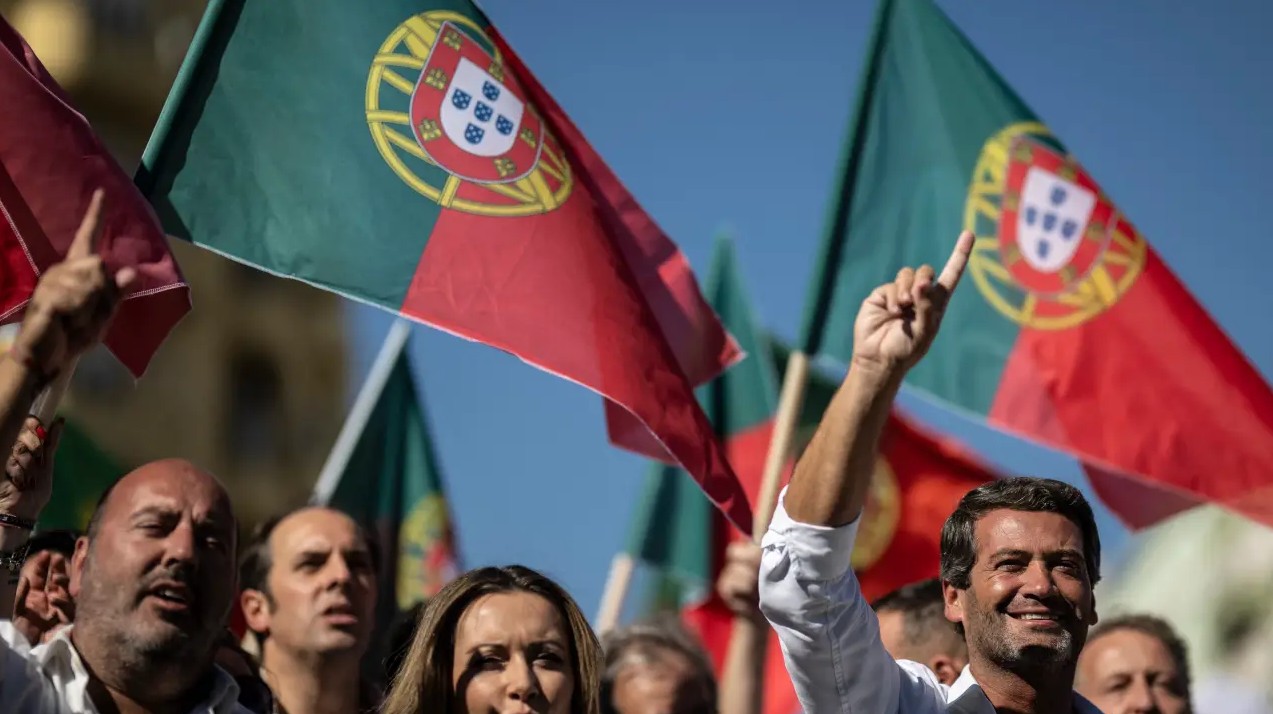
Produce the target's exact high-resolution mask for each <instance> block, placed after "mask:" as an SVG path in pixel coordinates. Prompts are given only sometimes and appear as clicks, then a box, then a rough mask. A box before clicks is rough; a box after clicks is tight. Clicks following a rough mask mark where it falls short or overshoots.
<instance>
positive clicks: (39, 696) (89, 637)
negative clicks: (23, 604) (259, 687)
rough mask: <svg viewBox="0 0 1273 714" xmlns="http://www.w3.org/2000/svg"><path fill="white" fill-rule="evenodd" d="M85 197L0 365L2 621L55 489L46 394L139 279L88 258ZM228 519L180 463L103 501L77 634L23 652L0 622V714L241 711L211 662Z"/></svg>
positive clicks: (96, 209) (220, 623) (129, 482)
mask: <svg viewBox="0 0 1273 714" xmlns="http://www.w3.org/2000/svg"><path fill="white" fill-rule="evenodd" d="M102 202H103V194H102V192H101V191H97V192H95V193H94V195H93V198H92V201H91V202H90V205H89V208H88V211H87V213H86V214H85V217H84V221H83V222H82V223H81V225H80V229H79V231H78V232H77V233H76V235H75V238H74V240H73V241H72V243H71V246H70V248H69V249H68V251H67V254H66V259H65V260H63V261H62V262H60V263H58V264H56V265H52V266H50V267H49V269H48V270H46V271H44V273H43V275H41V276H40V281H39V283H38V284H37V285H36V287H35V291H34V292H33V294H32V296H31V299H30V301H29V302H28V303H27V305H26V308H25V315H24V317H23V321H22V327H21V329H20V330H19V331H18V334H17V336H16V337H15V338H14V342H13V345H12V346H11V348H10V350H9V352H7V353H6V354H5V355H4V356H3V359H0V444H4V445H8V444H15V442H16V445H15V447H14V449H13V451H12V452H11V454H10V456H9V458H8V459H7V460H6V462H5V468H4V474H3V478H0V569H2V570H4V571H7V575H8V577H5V578H4V579H3V580H0V612H4V613H10V612H12V611H13V603H14V590H15V587H16V585H17V582H18V573H19V572H20V571H21V568H22V565H23V563H24V561H25V559H26V545H27V539H28V538H29V536H30V533H31V531H32V530H33V529H34V527H35V522H36V521H37V520H38V519H39V515H40V511H41V510H42V509H43V508H44V506H45V505H47V503H48V501H49V498H50V495H51V493H52V488H53V481H52V472H53V468H52V454H51V453H50V451H51V450H50V448H49V443H48V442H49V440H50V439H51V438H52V436H53V435H52V434H46V433H45V432H44V427H45V426H48V425H42V424H40V423H39V422H38V420H34V419H30V418H28V417H27V414H28V412H29V411H30V409H31V406H32V403H33V401H34V400H35V398H36V396H37V395H38V394H40V393H41V391H42V390H43V389H44V388H45V387H47V386H48V385H49V384H51V383H52V382H53V381H54V380H56V379H57V377H58V376H59V375H61V374H63V373H64V371H65V370H67V369H70V368H71V365H73V364H74V363H75V361H76V360H77V359H78V358H79V356H80V355H82V354H83V353H84V352H86V351H88V350H89V349H91V348H92V347H93V346H94V345H96V344H97V343H98V342H100V341H101V339H102V336H103V335H105V333H106V330H107V328H108V327H109V326H110V322H111V318H112V317H113V315H114V313H115V311H116V309H117V307H118V305H119V301H120V300H121V299H122V298H123V297H124V295H125V294H126V293H127V292H128V291H129V290H130V289H131V286H132V285H133V284H134V283H135V280H136V271H135V270H134V269H133V268H129V267H125V268H120V269H118V270H117V269H114V268H112V267H109V266H107V265H106V262H105V261H104V260H102V258H101V256H99V255H97V253H96V244H97V241H98V238H99V236H100V233H101V231H100V227H101V216H102V213H103V207H102ZM236 530H237V529H236V525H235V521H234V514H233V512H232V511H231V509H230V499H229V498H228V497H227V496H226V493H225V490H224V489H223V488H222V487H221V485H220V484H219V483H217V481H216V479H215V478H213V477H212V476H211V475H209V474H207V473H206V472H203V471H201V470H199V469H198V468H197V467H195V466H194V465H193V464H190V463H188V462H185V461H176V460H173V461H160V462H156V463H153V464H148V465H146V466H143V467H142V468H140V469H138V470H137V471H134V472H133V473H131V474H129V475H127V476H125V477H124V478H123V479H121V480H120V481H119V482H118V483H116V484H115V486H114V487H112V488H111V489H110V490H108V491H107V493H106V494H104V495H103V497H102V499H101V501H100V503H99V504H98V507H97V510H96V512H95V513H94V514H93V518H92V524H91V525H90V527H89V530H88V533H87V534H86V535H85V536H84V537H83V538H81V539H79V540H78V541H77V542H76V546H75V553H74V555H73V556H72V558H71V573H70V588H71V595H72V596H73V597H75V598H76V600H77V602H76V606H77V608H76V613H75V624H74V625H71V626H69V627H65V628H63V629H61V630H59V631H58V633H57V634H56V635H55V636H54V637H53V638H52V639H51V640H49V641H48V642H47V643H44V644H41V645H39V646H36V647H34V648H32V646H31V643H30V642H28V641H27V640H26V637H25V636H23V635H22V634H21V633H20V632H19V631H18V630H17V629H16V628H15V627H14V626H13V623H12V622H11V621H9V620H7V619H6V620H4V621H0V712H4V713H5V714H37V713H38V714H49V713H54V714H79V713H81V712H93V713H96V712H114V711H119V712H142V713H149V712H155V713H158V712H164V713H167V712H202V713H208V712H210V713H211V714H246V710H245V709H243V708H242V707H240V706H239V704H238V702H237V701H236V699H237V696H238V686H237V685H236V684H235V683H234V680H233V679H232V678H231V677H230V676H229V675H228V674H226V673H225V672H224V671H222V670H220V669H219V668H217V667H215V666H214V665H213V664H212V656H213V649H214V646H215V644H216V639H217V635H218V633H219V632H220V630H221V628H222V627H224V624H225V620H226V616H227V615H228V614H229V611H230V604H231V602H232V598H233V597H234V591H235V571H234V550H235V538H236Z"/></svg>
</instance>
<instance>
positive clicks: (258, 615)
mask: <svg viewBox="0 0 1273 714" xmlns="http://www.w3.org/2000/svg"><path fill="white" fill-rule="evenodd" d="M239 606H240V607H242V608H243V621H244V622H246V623H247V626H248V629H249V630H251V631H253V632H255V633H257V634H258V635H267V634H269V632H270V600H269V598H268V597H266V595H265V593H263V592H261V591H260V590H252V589H248V590H244V591H243V592H241V593H239Z"/></svg>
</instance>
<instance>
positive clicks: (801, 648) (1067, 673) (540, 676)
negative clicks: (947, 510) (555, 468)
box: [0, 194, 1192, 714]
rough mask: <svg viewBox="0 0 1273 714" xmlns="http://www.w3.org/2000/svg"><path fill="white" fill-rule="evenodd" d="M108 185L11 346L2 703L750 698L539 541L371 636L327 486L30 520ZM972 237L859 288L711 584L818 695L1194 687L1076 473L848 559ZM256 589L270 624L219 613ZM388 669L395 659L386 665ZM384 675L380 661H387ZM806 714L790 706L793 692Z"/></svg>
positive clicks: (117, 286) (1065, 705)
mask: <svg viewBox="0 0 1273 714" xmlns="http://www.w3.org/2000/svg"><path fill="white" fill-rule="evenodd" d="M101 210H102V207H101V198H100V194H99V195H98V196H95V197H94V200H93V203H92V206H91V207H90V209H89V211H88V214H87V216H86V217H85V220H84V224H83V226H82V227H81V229H80V232H79V234H78V235H77V236H76V238H75V242H74V244H73V245H72V247H71V249H70V251H69V252H68V255H67V257H66V259H65V260H64V261H63V262H61V263H59V264H57V265H55V266H53V267H52V268H50V269H49V270H48V271H46V272H45V273H44V275H43V276H42V277H41V279H40V282H39V284H38V286H37V287H36V289H35V292H34V295H33V296H32V298H31V300H30V303H29V304H28V306H27V308H26V312H25V316H24V319H23V324H22V326H21V330H20V332H19V333H18V335H17V337H16V339H15V341H14V343H13V347H12V349H11V350H10V352H9V353H8V354H7V356H6V357H5V359H3V361H0V440H3V441H0V443H10V444H13V448H12V452H11V454H10V457H9V459H8V460H7V462H6V464H5V474H4V479H3V481H0V566H2V567H4V568H5V569H6V570H7V571H8V573H7V574H8V576H9V577H6V578H5V580H4V582H3V583H0V608H8V609H9V612H11V613H12V616H11V618H10V619H8V620H4V621H0V642H2V645H0V711H2V712H5V713H6V714H28V713H30V714H34V713H37V712H39V713H44V712H57V713H81V712H121V713H129V712H153V713H156V714H158V713H168V712H176V713H184V712H201V713H209V714H239V713H241V712H257V713H260V714H265V713H267V712H286V713H287V714H321V713H327V712H330V713H332V714H336V713H340V714H348V713H350V712H369V711H380V712H385V713H386V714H424V713H426V712H440V713H445V714H495V713H499V714H511V713H518V714H531V713H535V714H600V713H601V712H607V713H613V714H714V713H715V712H719V713H720V714H744V713H746V714H755V713H756V712H758V711H759V706H760V704H759V702H760V699H761V697H760V696H759V695H758V687H759V682H758V677H757V672H759V671H760V670H761V669H762V666H761V665H759V664H758V662H757V659H758V658H763V657H764V647H754V648H751V650H750V653H749V657H750V658H751V661H750V662H748V663H745V664H744V665H743V666H740V667H737V668H734V669H728V668H727V671H726V672H725V674H724V675H723V676H722V677H721V678H720V680H719V681H718V679H717V677H716V675H715V674H714V672H713V667H712V664H711V661H710V660H709V658H708V657H707V655H706V653H705V652H704V651H703V649H702V647H701V646H700V645H699V644H698V643H697V642H696V641H695V640H694V638H693V637H692V636H691V635H690V634H689V633H688V632H687V631H686V630H685V629H684V628H683V627H682V626H681V625H680V624H679V623H678V622H676V621H674V620H671V621H669V620H661V621H654V622H648V623H640V624H637V625H633V626H630V627H627V628H623V629H620V630H616V631H613V632H608V633H604V637H602V638H598V636H597V634H596V633H594V631H593V629H592V627H591V626H590V624H589V622H588V620H587V618H586V617H585V616H584V614H583V613H582V611H581V610H580V608H579V607H578V605H577V604H576V603H575V601H574V600H573V599H572V598H571V596H570V595H569V594H568V593H567V592H566V591H565V590H564V589H563V588H561V587H560V586H559V585H558V584H556V583H555V582H553V581H552V580H551V579H550V578H548V577H546V576H544V575H542V574H540V573H539V572H536V571H535V570H532V569H530V568H527V567H522V566H509V567H484V568H479V569H476V570H472V571H469V572H467V573H464V574H462V575H460V576H459V577H458V578H456V579H455V580H453V581H452V582H451V583H449V584H448V585H446V586H445V587H444V588H443V589H442V590H441V591H440V592H439V593H438V594H437V595H436V596H434V597H432V598H431V599H430V600H429V601H428V602H427V603H426V604H424V605H422V606H421V607H419V608H417V609H416V610H414V611H412V612H411V613H410V617H409V618H408V619H407V620H405V621H404V622H403V623H402V625H401V626H400V627H399V628H398V629H397V630H396V631H395V632H394V633H392V644H391V645H390V647H388V650H389V656H388V658H387V659H386V660H385V662H384V669H383V670H381V672H382V676H381V677H375V676H370V675H368V668H367V662H366V661H365V660H366V658H367V656H368V654H367V653H368V652H369V648H370V647H371V645H372V642H371V640H372V637H373V632H374V625H375V621H376V613H375V603H376V601H377V590H378V588H380V587H384V586H386V584H383V583H377V582H376V577H375V572H376V562H377V559H378V558H380V557H382V556H381V554H380V553H379V552H378V550H377V548H376V545H375V543H374V542H373V541H372V540H371V539H370V538H369V537H368V534H367V533H366V532H365V531H364V530H363V529H362V528H361V527H360V526H359V524H357V523H355V522H354V521H352V520H351V519H350V518H349V517H347V516H345V515H344V514H342V513H340V512H338V511H334V510H331V509H327V508H315V507H307V508H302V509H299V510H296V511H293V512H291V513H288V514H286V515H284V516H282V517H281V518H278V519H274V520H271V521H270V522H268V523H265V524H262V525H261V526H260V527H258V528H257V529H256V530H255V532H254V533H253V536H252V538H251V539H250V542H248V543H245V544H241V543H238V533H239V528H238V523H237V521H236V519H235V516H234V512H233V508H232V506H231V499H230V496H229V494H228V493H226V491H225V489H224V488H223V487H222V486H221V484H220V483H219V482H218V481H217V479H216V478H215V477H214V476H213V475H212V474H209V473H207V472H206V471H204V470H202V469H201V468H199V467H198V466H197V465H195V464H192V463H190V462H188V461H184V460H180V459H170V460H164V461H158V462H154V463H150V464H147V465H145V466H142V467H140V468H138V469H137V470H135V471H133V472H131V473H129V474H128V475H126V476H124V477H123V478H122V479H120V480H119V481H118V482H117V483H115V484H114V485H113V486H112V487H111V488H110V489H109V490H107V492H106V493H104V494H103V495H102V497H101V499H100V501H99V502H98V504H97V507H96V510H95V512H94V514H93V516H92V518H91V521H90V522H89V524H88V526H87V528H86V530H85V532H84V533H83V534H72V533H65V532H51V533H41V534H39V535H38V536H34V537H32V535H31V534H32V532H33V531H34V529H35V526H36V524H37V522H38V520H39V515H40V512H41V509H42V508H43V507H44V506H45V505H46V504H47V502H48V500H49V498H50V493H51V478H52V470H53V469H52V462H53V459H54V458H55V452H56V445H57V439H58V435H59V431H60V424H59V423H57V422H54V423H52V424H49V425H45V424H42V423H41V422H40V421H39V420H38V419H36V418H33V417H30V416H29V412H30V410H31V405H32V403H33V401H34V400H35V399H36V397H37V395H39V394H40V393H41V391H42V390H43V389H44V388H45V387H46V386H47V385H48V384H49V383H50V382H51V381H53V380H54V379H55V378H56V377H57V376H58V374H59V373H60V372H61V371H62V370H64V369H67V368H68V365H71V364H73V362H74V360H75V359H76V357H77V356H78V355H80V354H82V353H83V352H84V351H85V350H87V349H89V348H91V347H92V346H94V345H95V344H97V343H98V341H100V339H101V338H102V335H103V333H104V331H105V329H106V327H107V325H108V324H109V322H110V320H111V318H112V315H113V313H114V311H115V308H116V307H117V305H118V302H119V300H120V299H121V298H122V297H123V296H124V295H126V293H127V291H128V289H129V286H130V284H131V282H132V279H133V276H132V274H131V271H130V270H129V269H127V268H125V269H121V270H118V271H112V270H110V269H108V267H107V266H106V265H105V263H104V262H103V261H102V260H101V259H100V257H98V256H97V255H95V254H94V251H93V244H94V242H95V239H96V234H97V232H98V231H97V227H98V224H99V221H100V215H101ZM971 248H972V236H971V235H970V234H964V235H962V236H960V238H959V240H958V242H957V245H956V247H955V250H954V252H953V254H952V256H951V258H950V260H949V262H948V263H947V264H946V266H945V267H944V268H943V270H942V271H941V272H940V273H937V272H936V271H935V270H933V269H932V268H930V267H928V266H924V267H921V268H918V269H916V270H912V269H910V268H904V269H902V270H901V271H900V272H899V273H898V275H897V278H896V280H894V281H893V282H891V283H888V284H886V285H883V286H881V287H879V288H878V289H877V290H875V291H874V292H873V293H872V294H871V295H870V296H868V297H867V298H866V300H865V301H864V303H863V306H862V309H861V312H860V314H859V317H858V320H857V324H856V327H855V335H854V339H855V354H854V358H853V361H852V364H851V367H850V370H849V373H848V376H847V377H846V379H845V382H844V384H843V386H842V387H841V389H840V390H839V392H838V394H837V395H836V397H835V399H834V401H833V402H832V403H831V405H830V407H829V408H828V410H827V412H826V415H825V417H824V419H823V421H822V423H821V425H820V426H819V428H818V431H817V433H816V435H815V437H814V439H813V441H812V442H811V443H810V445H809V447H808V449H807V450H806V452H805V453H804V454H803V456H802V458H801V459H800V460H799V462H798V464H797V467H796V470H795V473H794V475H793V476H792V479H791V482H790V485H789V486H788V487H787V488H786V489H785V490H784V492H783V494H782V495H781V497H780V498H779V502H778V505H777V508H776V512H775V514H774V517H773V520H772V523H771V525H770V528H769V530H768V532H767V533H766V534H765V536H764V539H763V541H762V543H761V544H760V545H752V544H749V543H739V544H735V545H734V546H733V547H731V548H730V549H729V551H728V558H729V563H727V565H726V567H725V569H724V570H723V571H722V576H721V582H720V583H719V589H720V594H721V597H722V598H723V599H724V600H725V601H726V602H727V603H728V604H729V606H730V608H731V609H732V610H733V611H734V614H735V616H736V618H737V619H739V620H740V621H742V622H746V623H748V624H750V625H751V626H753V627H757V628H759V629H761V630H763V632H762V634H763V635H764V636H766V637H767V635H768V628H770V627H772V628H773V630H774V631H776V632H777V634H778V637H779V638H780V640H781V643H782V650H783V654H784V657H785V660H786V666H787V671H788V673H789V676H790V678H791V681H792V683H793V684H794V686H795V689H796V692H797V694H798V696H799V700H800V702H801V705H802V707H803V709H804V711H805V712H807V713H808V714H829V713H831V712H836V713H844V712H852V713H853V714H893V713H898V714H912V713H921V712H943V711H950V712H1020V713H1032V714H1052V713H1057V714H1060V713H1062V712H1064V713H1065V714H1070V713H1071V712H1095V711H1102V712H1105V713H1106V714H1122V713H1124V712H1162V713H1164V714H1180V713H1182V712H1191V711H1192V708H1191V704H1190V677H1189V667H1188V659H1187V656H1186V651H1185V645H1184V643H1183V642H1182V641H1181V640H1180V638H1179V637H1177V636H1176V635H1175V633H1174V632H1173V631H1172V629H1171V627H1170V626H1169V625H1168V624H1167V623H1165V622H1163V621H1162V620H1159V619H1156V618H1154V617H1150V616H1147V615H1134V616H1126V617H1121V618H1116V619H1109V620H1100V619H1099V618H1098V616H1097V612H1098V608H1097V604H1096V602H1095V601H1094V597H1093V586H1094V585H1095V584H1096V582H1097V581H1098V580H1099V579H1100V568H1101V552H1100V538H1099V535H1098V533H1097V529H1096V525H1095V522H1094V520H1093V516H1092V511H1091V508H1090V507H1089V505H1088V503H1087V502H1086V501H1085V500H1084V497H1083V496H1082V494H1081V493H1080V492H1079V491H1077V490H1076V489H1074V488H1072V487H1070V486H1068V485H1066V484H1063V483H1060V482H1057V481H1051V480H1045V479H1036V478H1011V479H1003V480H998V481H994V482H991V483H988V484H985V485H983V486H980V487H978V488H976V489H975V490H973V491H971V492H969V493H968V494H967V495H966V496H965V497H964V499H963V500H962V501H961V503H960V504H959V507H958V508H957V509H956V511H955V512H954V513H953V514H952V515H951V516H950V518H949V520H948V521H947V523H946V525H945V527H944V529H943V532H942V534H941V572H940V577H939V578H935V579H933V580H928V581H924V582H920V583H914V584H912V585H909V586H906V587H904V588H902V589H900V590H898V591H896V592H894V593H891V594H889V595H888V596H885V597H883V598H880V599H879V600H877V601H875V602H873V603H867V602H866V601H865V600H864V598H863V596H862V593H861V589H860V587H859V586H858V584H857V581H856V579H855V576H854V573H853V570H852V568H851V567H850V553H851V551H852V548H853V541H854V537H855V532H856V527H857V522H858V517H859V515H860V513H861V511H862V508H863V504H864V502H865V498H866V490H867V485H868V481H869V478H870V474H871V471H872V465H873V463H874V460H875V454H876V450H877V447H878V440H879V437H880V433H881V430H882V429H883V427H884V424H885V421H886V419H887V415H888V412H889V408H890V406H891V404H892V402H893V399H894V397H895V395H896V393H897V390H898V388H899V387H900V385H901V383H902V380H903V377H904V376H905V374H906V372H907V371H908V370H909V369H910V368H912V367H913V366H914V365H915V364H916V363H917V362H918V361H919V360H920V359H921V358H922V357H923V355H924V353H925V351H926V350H927V348H928V346H929V345H930V344H931V343H932V340H933V338H934V337H935V336H936V333H937V330H938V327H939V325H940V322H941V317H942V312H943V308H944V306H945V304H946V301H947V300H948V299H949V297H950V295H951V293H952V292H953V291H954V290H955V288H956V286H957V284H958V281H959V279H960V277H961V275H962V273H963V270H964V267H965V264H966V262H967V259H968V255H969V253H970V251H971ZM236 603H237V606H238V607H240V608H241V610H242V613H243V616H244V619H245V621H246V625H247V629H248V631H249V632H250V642H247V643H246V644H248V645H250V646H248V647H244V646H243V644H244V643H241V642H240V641H239V640H238V639H237V638H236V637H234V636H232V635H230V634H229V633H228V630H227V618H228V617H229V615H230V612H231V609H232V607H234V606H235V605H236ZM378 679H379V680H382V681H377V680H378ZM382 683H383V685H384V686H381V684H382ZM793 714H794V713H793Z"/></svg>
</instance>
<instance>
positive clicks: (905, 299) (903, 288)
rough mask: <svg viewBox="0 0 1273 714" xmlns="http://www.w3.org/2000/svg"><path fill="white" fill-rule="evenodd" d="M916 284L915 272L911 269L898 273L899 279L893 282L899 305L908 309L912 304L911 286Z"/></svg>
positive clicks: (904, 269) (903, 269)
mask: <svg viewBox="0 0 1273 714" xmlns="http://www.w3.org/2000/svg"><path fill="white" fill-rule="evenodd" d="M914 284H915V271H914V270H913V269H911V268H902V269H901V270H899V271H897V278H896V279H894V280H893V290H894V294H895V295H896V297H897V304H898V305H901V306H902V307H906V306H907V305H910V304H911V286H912V285H914Z"/></svg>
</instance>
